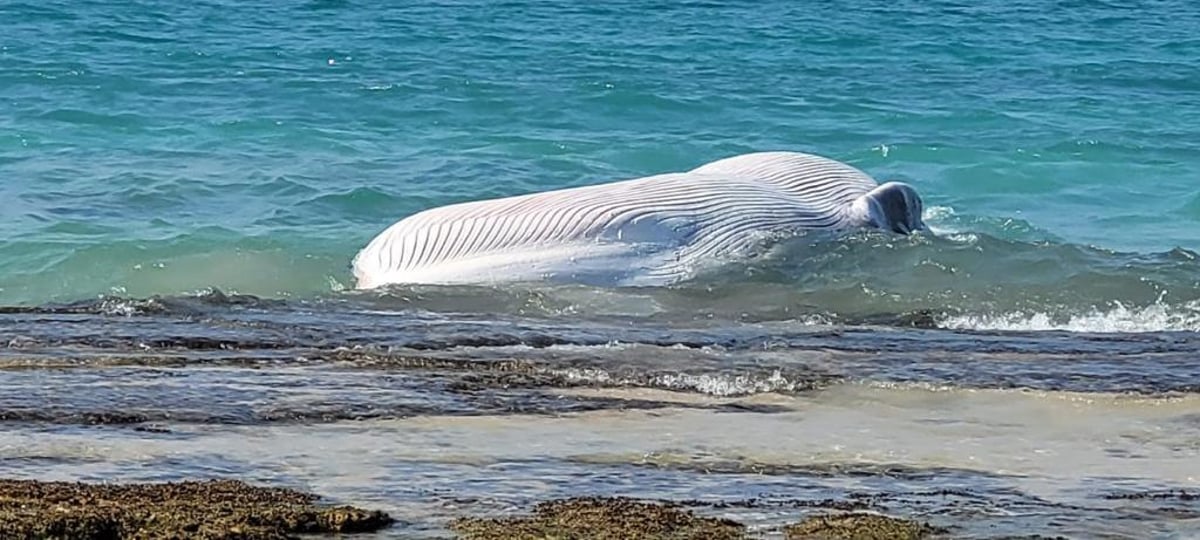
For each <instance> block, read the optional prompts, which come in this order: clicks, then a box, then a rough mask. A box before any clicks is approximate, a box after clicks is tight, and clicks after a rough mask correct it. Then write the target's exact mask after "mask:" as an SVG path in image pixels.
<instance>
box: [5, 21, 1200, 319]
mask: <svg viewBox="0 0 1200 540" xmlns="http://www.w3.org/2000/svg"><path fill="white" fill-rule="evenodd" d="M0 19H2V20H3V23H0V25H2V28H3V32H0V89H2V90H3V91H2V93H0V95H2V98H0V201H3V204H0V212H2V215H3V219H2V220H0V253H3V256H2V257H0V303H4V304H38V303H44V302H47V301H68V300H78V299H85V298H92V297H95V296H96V295H101V294H119V295H129V296H139V297H140V296H147V295H152V294H187V293H191V292H194V291H197V290H203V289H206V288H210V287H216V288H219V289H221V290H225V291H237V292H242V293H248V294H255V295H263V296H290V297H311V296H314V295H323V294H328V293H330V292H331V291H336V290H338V289H340V288H342V287H344V286H347V285H350V284H351V276H350V273H349V269H348V264H349V261H350V259H351V258H352V257H353V255H354V254H355V252H356V251H357V250H358V249H359V248H361V247H362V246H363V245H364V244H365V243H366V242H367V241H368V240H369V239H370V238H371V237H372V236H373V235H374V234H376V233H377V232H379V231H380V230H382V229H383V228H384V227H386V226H387V225H388V224H390V223H392V222H394V221H395V220H397V219H399V218H402V217H404V216H406V215H408V214H410V213H413V212H416V211H418V210H421V209H424V208H428V207H431V206H435V205H441V204H446V203H451V202H456V201H463V200H470V199H478V198H484V197H494V196H501V195H509V194H518V193H526V192H530V191H536V190H543V189H548V188H555V187H563V186H574V185H581V184H588V183H596V182H603V181H610V180H617V179H623V178H629V177H635V176H642V175H647V174H651V173H657V172H663V171H672V170H683V169H687V168H691V167H693V166H696V165H698V164H700V163H703V162H706V161H710V160H713V159H716V158H720V157H723V156H728V155H732V154H737V153H742V152H749V151H758V150H773V149H786V150H799V151H809V152H814V153H818V154H823V155H827V156H830V157H834V158H837V159H841V160H844V161H847V162H850V163H853V164H855V165H856V166H858V167H860V168H862V169H864V170H866V171H867V172H868V173H870V174H872V175H874V176H876V177H877V178H882V179H889V178H899V179H904V180H907V181H909V182H911V183H913V184H915V185H916V186H917V187H918V188H919V189H920V191H921V192H922V193H923V194H924V196H925V198H926V199H927V202H928V204H929V206H930V207H931V209H930V216H929V221H930V222H931V224H933V225H934V226H935V229H937V230H940V231H942V232H943V233H946V232H947V231H949V232H963V233H976V234H977V235H978V236H979V239H978V242H979V245H978V246H974V247H970V246H968V248H967V249H966V253H965V254H957V255H956V254H947V253H946V252H947V251H962V250H963V246H964V245H965V244H964V243H969V242H971V241H972V238H974V237H968V238H963V237H961V236H959V237H957V238H958V240H957V241H948V242H946V243H944V245H943V244H938V245H935V246H933V247H929V246H926V247H919V246H918V247H912V246H901V247H900V248H897V249H896V251H898V253H893V254H891V255H890V256H884V257H874V256H873V257H871V258H870V259H869V260H867V259H864V260H862V261H859V260H857V259H855V260H853V261H850V263H847V264H848V266H850V267H853V268H855V269H858V270H861V271H863V272H865V273H866V274H868V276H867V277H863V278H862V280H864V281H867V282H868V283H870V282H871V279H874V278H873V277H871V276H877V275H880V274H890V275H892V277H890V278H887V279H884V281H883V282H881V283H879V284H878V288H879V289H881V290H882V291H883V292H884V293H886V294H888V295H891V296H893V297H894V296H901V297H919V298H927V299H928V298H932V300H928V301H926V302H917V303H916V304H914V306H915V307H922V308H924V307H936V306H937V304H938V303H939V302H942V303H945V302H951V300H950V299H952V298H958V297H964V296H965V297H966V298H967V300H962V301H960V302H959V304H957V305H954V306H952V307H955V308H958V309H959V310H960V311H963V312H966V313H974V312H979V313H978V314H981V315H983V314H989V313H990V314H991V315H1000V314H998V313H992V312H990V311H988V309H990V308H986V306H984V307H980V306H981V305H982V304H979V302H985V303H986V302H993V303H996V302H998V303H999V304H1004V305H1007V304H1013V305H1018V304H1020V305H1024V304H1029V303H1030V302H1033V303H1035V304H1036V301H1035V300H1036V299H1034V300H1031V298H1032V297H1030V296H1029V295H1028V294H1026V293H1022V292H1021V291H1023V290H1027V287H1025V286H1024V285H1023V284H1022V283H1021V281H1020V280H1016V278H1014V275H1015V274H1021V279H1022V280H1028V281H1030V282H1031V283H1032V285H1033V286H1034V287H1037V288H1042V289H1045V290H1047V291H1052V290H1054V291H1062V290H1066V291H1068V295H1069V296H1070V295H1075V296H1080V297H1083V298H1084V300H1083V301H1081V302H1080V303H1078V304H1071V305H1070V306H1069V308H1070V309H1073V310H1079V311H1088V310H1089V309H1093V308H1094V309H1097V310H1100V311H1104V310H1107V309H1111V308H1113V305H1111V302H1109V301H1110V300H1113V299H1116V300H1123V301H1124V303H1123V304H1122V305H1123V306H1125V307H1126V308H1129V307H1138V306H1143V307H1144V306H1149V305H1153V304H1154V303H1155V302H1158V303H1159V304H1163V303H1166V304H1170V305H1176V304H1178V305H1186V303H1187V302H1189V301H1192V300H1195V299H1196V298H1197V297H1198V296H1200V293H1198V292H1197V290H1196V289H1197V286H1198V281H1200V277H1197V276H1200V263H1196V262H1195V250H1198V249H1200V173H1198V172H1197V171H1198V170H1200V71H1197V68H1196V64H1195V59H1196V58H1200V39H1198V38H1197V37H1196V36H1195V32H1194V30H1195V29H1196V28H1198V27H1200V8H1197V7H1195V6H1194V5H1193V4H1192V3H1189V2H1153V3H1149V4H1146V5H1144V6H1140V7H1136V8H1135V7H1128V6H1125V5H1122V4H1120V3H1103V2H1054V3H1045V2H1026V1H1017V2H982V3H952V2H905V1H902V2H878V3H876V2H867V3H861V2H860V3H830V4H822V5H816V6H814V5H808V4H801V3H793V2H727V3H706V2H644V1H638V2H607V3H602V4H598V5H584V4H581V3H574V2H519V1H516V2H434V3H430V2H421V3H404V4H390V3H386V2H385V3H379V2H353V1H286V2H273V3H246V2H226V1H211V2H196V3H178V2H154V1H148V2H128V3H118V4H113V3H109V2H75V1H72V2H6V3H5V4H4V5H3V6H0ZM1177 248H1178V249H1177ZM1172 250H1174V251H1172ZM960 255H961V256H960ZM922 261H924V262H928V263H930V264H932V265H933V266H935V267H942V268H944V269H946V271H947V272H952V271H956V270H964V269H965V270H964V271H967V272H972V273H971V275H970V276H967V277H963V276H962V274H963V271H959V272H958V274H957V275H958V276H959V277H953V278H950V280H949V281H948V282H946V283H947V284H946V285H945V286H942V287H940V288H939V287H936V286H934V285H930V284H927V283H909V282H907V281H905V280H902V279H897V278H896V277H895V276H894V274H896V273H897V268H901V269H903V268H905V267H904V266H897V265H898V264H899V265H905V264H912V263H914V262H916V263H920V262H922ZM851 263H852V264H851ZM867 264H869V265H874V266H873V267H867V268H862V267H863V266H864V265H867ZM960 267H961V268H960ZM989 269H994V270H995V271H994V272H992V271H989ZM785 270H786V271H784V272H783V273H784V274H786V275H788V276H790V277H788V278H786V279H783V278H781V279H782V281H779V284H783V285H786V284H787V283H788V281H787V280H788V279H794V280H797V281H798V285H800V286H804V285H806V284H805V283H802V282H803V277H804V276H808V275H810V274H811V272H810V271H809V270H808V269H806V268H805V267H804V266H803V264H799V263H794V262H793V263H791V264H789V265H788V268H786V269H785ZM902 271H903V270H902ZM797 276H800V277H797ZM1088 276H1092V277H1096V278H1097V279H1098V280H1100V281H1104V280H1110V281H1112V282H1111V283H1109V284H1108V285H1107V286H1101V285H1097V287H1102V288H1103V290H1094V289H1093V288H1089V287H1090V285H1089V284H1088V283H1087V281H1088V279H1085V278H1087V277H1088ZM857 279H858V278H856V280H857ZM777 281H778V280H777ZM1148 281H1149V282H1151V283H1149V284H1147V282H1148ZM1139 283H1140V284H1141V285H1139ZM807 285H813V284H807ZM1139 286H1141V287H1143V288H1144V289H1145V290H1139V291H1131V290H1130V289H1129V288H1130V287H1134V288H1136V287H1139ZM931 287H932V288H931ZM997 287H999V288H1001V289H1004V292H1002V293H997V294H999V296H997V297H996V298H991V297H989V298H985V299H980V298H976V297H977V296H979V295H978V294H976V293H975V292H973V291H986V290H991V289H995V288H997ZM1105 287H1106V288H1105ZM962 290H965V291H966V292H962ZM960 292H961V293H962V294H959V293H960ZM934 293H939V294H940V293H945V295H944V298H943V297H942V296H937V295H936V294H934ZM931 294H934V296H930V295H931ZM1023 294H1024V296H1023ZM973 298H974V299H973ZM1005 299H1007V300H1005ZM849 301H850V300H847V302H849ZM972 302H974V303H972ZM1106 302H1107V303H1106ZM987 305H989V306H990V305H992V304H987ZM901 307H903V306H901ZM1035 307H1039V306H1035ZM1040 307H1044V306H1040ZM834 311H837V310H834ZM1034 311H1037V309H1034Z"/></svg>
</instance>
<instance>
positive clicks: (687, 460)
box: [0, 294, 1200, 538]
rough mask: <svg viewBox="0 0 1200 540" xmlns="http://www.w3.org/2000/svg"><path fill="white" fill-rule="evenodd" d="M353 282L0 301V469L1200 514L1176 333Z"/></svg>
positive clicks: (432, 492) (374, 494) (1091, 517)
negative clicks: (574, 303)
mask: <svg viewBox="0 0 1200 540" xmlns="http://www.w3.org/2000/svg"><path fill="white" fill-rule="evenodd" d="M366 300H367V299H357V300H355V299H347V298H343V297H337V298H333V299H330V300H326V301H310V302H305V303H297V302H288V303H284V302H279V301H263V300H257V299H253V298H249V297H229V296H224V295H219V294H210V295H206V296H201V297H189V298H159V299H153V300H149V301H129V300H119V299H108V300H105V301H101V302H89V303H76V304H71V305H61V306H54V307H48V308H37V309H14V310H10V311H11V313H6V314H4V315H0V325H2V326H3V328H4V330H5V335H6V336H11V337H10V340H9V342H8V343H7V347H6V348H4V349H2V353H0V366H2V371H0V377H2V378H3V382H4V384H3V385H0V419H2V420H3V423H4V426H5V430H4V433H3V436H2V437H0V476H17V477H28V478H43V479H83V480H97V481H99V480H115V479H121V480H166V479H176V478H185V477H234V478H243V479H251V480H256V481H259V482H268V483H274V484H283V485H288V486H294V487H300V488H304V489H309V490H313V491H315V492H318V493H322V494H325V495H327V496H329V497H331V498H332V499H333V500H338V501H346V502H352V503H356V504H364V505H371V506H378V507H381V508H384V509H387V510H388V511H390V512H392V513H393V514H394V515H395V516H396V517H398V518H399V519H401V524H400V525H398V526H397V527H395V528H393V529H390V530H389V531H387V532H385V533H381V534H382V535H383V536H385V537H391V536H394V537H411V536H412V535H419V536H420V535H424V536H439V535H444V534H445V533H446V531H445V530H444V527H445V526H446V524H447V523H448V522H449V520H451V519H453V518H454V517H457V516H462V515H468V514H470V515H475V514H493V513H509V512H520V511H522V510H526V509H528V508H529V507H530V506H531V505H532V504H534V503H536V502H538V501H541V500H546V499H550V498H558V497H569V496H573V495H581V494H596V495H629V496H637V497H649V498H662V499H669V500H676V501H684V502H685V503H686V504H687V505H689V506H693V507H695V508H696V509H698V510H699V511H702V512H705V513H712V514H719V515H728V516H732V517H735V518H737V519H739V520H742V521H744V522H746V523H747V524H749V525H750V526H751V527H752V529H753V530H754V531H756V532H759V533H762V534H763V535H765V536H766V537H772V536H773V535H778V534H779V527H781V526H782V525H784V524H786V523H788V522H792V521H795V520H796V519H798V518H799V517H800V516H803V515H807V514H810V513H813V512H821V511H827V509H828V508H838V509H844V508H859V509H869V510H875V511H882V512H888V513H892V514H896V515H905V516H914V517H919V518H921V519H925V520H928V521H930V522H933V523H935V524H938V525H944V526H950V527H952V530H953V532H954V535H955V536H956V537H972V538H983V537H992V536H999V535H1004V534H1022V533H1042V534H1061V535H1066V536H1069V537H1095V536H1098V535H1105V536H1107V537H1115V538H1142V537H1145V536H1146V535H1147V534H1153V535H1157V536H1172V535H1177V536H1179V535H1181V536H1184V537H1186V536H1190V535H1192V534H1197V533H1200V527H1198V525H1197V523H1200V506H1198V505H1197V498H1196V490H1197V485H1198V484H1200V477H1197V476H1196V469H1195V463H1196V462H1197V457H1198V456H1200V401H1198V400H1197V391H1198V390H1200V363H1197V362H1196V353H1195V351H1196V350H1197V349H1198V348H1200V346H1198V343H1200V337H1198V335H1197V334H1196V333H1195V332H1138V333H1116V332H1109V333H1075V332H1063V331H1055V332H1045V331H1042V332H1014V331H978V330H956V329H942V328H936V327H930V328H914V327H912V326H911V325H908V323H909V322H910V321H908V320H906V319H905V318H903V317H900V318H893V319H891V320H889V321H886V322H875V323H871V324H865V323H852V324H816V323H811V322H797V321H767V322H762V321H757V322H739V321H731V320H716V319H710V318H701V320H698V321H680V320H674V321H672V320H663V319H661V318H656V317H655V316H653V315H650V316H644V317H641V318H638V317H635V316H631V315H625V316H623V317H619V318H617V317H603V316H602V317H595V316H593V317H592V318H590V319H589V317H587V316H581V315H577V316H575V317H573V318H570V319H569V320H565V321H564V320H563V318H562V317H561V316H557V315H556V316H544V315H543V316H523V317H515V316H511V315H495V314H490V315H489V314H482V315H481V314H458V315H456V314H453V313H448V312H437V311H403V310H398V309H386V308H387V306H389V305H395V304H389V302H399V301H397V300H394V299H393V300H387V299H384V298H382V297H377V296H371V297H369V301H366ZM400 305H404V304H400ZM880 320H881V321H883V319H882V318H881V319H880ZM585 321H586V322H587V324H584V322H585Z"/></svg>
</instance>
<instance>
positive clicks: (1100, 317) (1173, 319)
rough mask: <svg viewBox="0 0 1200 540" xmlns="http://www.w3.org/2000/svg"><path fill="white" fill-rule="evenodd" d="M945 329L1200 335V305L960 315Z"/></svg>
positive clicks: (948, 320)
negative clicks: (1194, 333) (1198, 333)
mask: <svg viewBox="0 0 1200 540" xmlns="http://www.w3.org/2000/svg"><path fill="white" fill-rule="evenodd" d="M939 325H940V326H942V327H944V328H959V329H971V330H1009V331H1021V332H1038V331H1046V330H1067V331H1071V332H1096V333H1116V332H1200V302H1196V301H1191V302H1187V303H1185V304H1183V305H1179V306H1172V305H1170V304H1167V303H1165V302H1161V301H1160V302H1155V303H1154V304H1151V305H1149V306H1145V307H1140V308H1129V307H1126V306H1124V305H1121V304H1120V303H1119V302H1117V303H1116V306H1115V307H1113V308H1111V309H1108V310H1099V309H1093V310H1091V311H1086V312H1083V313H1072V314H1067V315H1063V314H1050V313H1006V314H1000V315H957V316H952V317H948V318H946V319H945V320H942V321H940V322H939Z"/></svg>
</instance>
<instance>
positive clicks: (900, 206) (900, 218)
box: [867, 182, 925, 234]
mask: <svg viewBox="0 0 1200 540" xmlns="http://www.w3.org/2000/svg"><path fill="white" fill-rule="evenodd" d="M867 200H868V201H869V204H870V213H871V224H872V225H874V226H875V227H877V228H879V229H883V230H885V231H891V232H894V233H899V234H912V233H915V232H917V231H923V230H925V222H924V221H922V220H921V213H922V212H923V211H924V206H923V203H922V202H921V196H920V195H919V194H917V190H916V189H913V187H912V186H910V185H908V184H905V183H903V182H888V183H886V184H883V185H881V186H879V187H877V188H875V189H874V190H872V191H871V192H870V193H868V194H867Z"/></svg>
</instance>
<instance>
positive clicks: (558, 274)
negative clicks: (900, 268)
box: [354, 152, 924, 289]
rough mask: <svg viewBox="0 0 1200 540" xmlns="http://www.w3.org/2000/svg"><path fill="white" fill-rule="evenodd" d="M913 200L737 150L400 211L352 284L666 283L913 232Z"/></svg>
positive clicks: (842, 172)
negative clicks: (855, 236)
mask: <svg viewBox="0 0 1200 540" xmlns="http://www.w3.org/2000/svg"><path fill="white" fill-rule="evenodd" d="M921 210H922V206H921V198H920V197H919V196H918V195H917V192H916V190H914V189H913V188H912V187H911V186H908V185H906V184H903V183H899V182H889V183H886V184H883V185H879V184H878V183H877V182H876V181H875V180H873V179H872V178H871V177H870V176H867V175H866V174H865V173H863V172H862V171H860V170H858V169H856V168H854V167H851V166H849V165H847V164H844V163H841V162H838V161H834V160H831V159H827V158H823V157H819V156H814V155H810V154H802V153H795V152H763V153H754V154H746V155H741V156H736V157H731V158H727V159H722V160H720V161H715V162H713V163H709V164H707V165H704V166H701V167H698V168H696V169H694V170H692V171H689V172H685V173H670V174H660V175H655V176H648V177H645V178H638V179H634V180H625V181H620V182H613V183H608V184H600V185H593V186H585V187H577V188H570V189H561V190H556V191H548V192H543V193H533V194H529V195H521V196H515V197H506V198H502V199H494V200H485V201H476V202H467V203H462V204H454V205H450V206H444V207H440V208H434V209H431V210H426V211H423V212H420V213H417V214H414V215H412V216H409V217H407V218H405V219H403V220H401V221H399V222H397V223H395V224H394V225H392V226H391V227H389V228H388V229H387V230H385V231H383V232H382V233H380V234H379V235H378V236H376V237H375V239H374V240H372V241H371V242H370V243H369V244H368V245H367V246H366V247H365V248H364V249H363V250H362V251H361V252H359V253H358V255H357V256H356V257H355V259H354V275H355V277H356V278H357V280H358V283H357V286H358V288H360V289H364V288H372V287H378V286H381V285H386V284H396V283H441V284H450V283H488V282H501V281H525V280H551V281H556V282H581V283H592V284H613V285H623V284H630V285H637V284H659V283H669V282H672V281H676V280H679V279H682V278H685V277H687V276H689V275H691V274H692V273H694V272H695V271H696V270H697V269H699V268H703V267H706V266H708V265H710V264H712V263H715V262H718V261H723V260H729V259H735V258H737V257H738V256H739V255H740V254H743V253H745V252H746V251H747V250H749V249H752V248H754V247H756V246H759V245H761V244H762V242H763V241H764V240H765V239H767V238H772V237H775V238H777V237H779V236H785V235H789V234H796V233H798V232H800V231H803V230H811V229H821V230H831V231H843V230H849V229H858V228H863V227H874V228H878V229H883V230H886V231H891V232H896V233H901V234H908V233H911V232H913V231H917V230H921V229H923V228H924V224H923V223H922V221H921Z"/></svg>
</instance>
